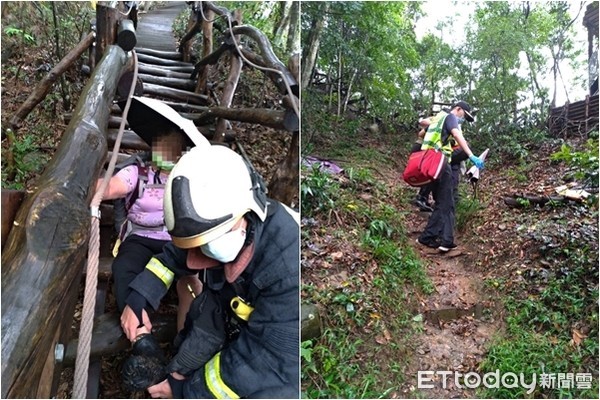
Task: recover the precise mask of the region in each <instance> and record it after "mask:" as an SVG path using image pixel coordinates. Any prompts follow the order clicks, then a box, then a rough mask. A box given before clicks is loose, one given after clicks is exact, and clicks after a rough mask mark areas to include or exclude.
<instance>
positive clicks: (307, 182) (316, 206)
mask: <svg viewBox="0 0 600 400" xmlns="http://www.w3.org/2000/svg"><path fill="white" fill-rule="evenodd" d="M302 172H303V178H302V180H301V183H300V201H301V203H300V204H301V207H302V208H301V210H302V216H305V217H310V216H312V215H313V214H314V213H316V212H327V211H329V210H332V209H333V208H334V206H335V199H336V198H337V191H338V189H339V185H338V184H337V183H336V182H335V181H334V180H333V179H332V178H331V176H330V175H329V174H328V173H327V172H325V171H322V170H321V169H320V168H319V166H318V165H315V166H313V167H312V168H311V169H310V171H308V170H307V168H305V167H302Z"/></svg>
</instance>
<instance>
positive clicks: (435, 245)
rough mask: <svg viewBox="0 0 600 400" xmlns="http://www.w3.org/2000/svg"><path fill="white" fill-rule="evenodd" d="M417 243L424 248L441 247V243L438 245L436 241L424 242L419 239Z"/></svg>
mask: <svg viewBox="0 0 600 400" xmlns="http://www.w3.org/2000/svg"><path fill="white" fill-rule="evenodd" d="M417 243H418V244H420V245H422V246H427V247H429V248H431V249H439V246H440V244H439V243H436V242H434V241H423V240H421V238H417ZM455 247H456V246H455Z"/></svg>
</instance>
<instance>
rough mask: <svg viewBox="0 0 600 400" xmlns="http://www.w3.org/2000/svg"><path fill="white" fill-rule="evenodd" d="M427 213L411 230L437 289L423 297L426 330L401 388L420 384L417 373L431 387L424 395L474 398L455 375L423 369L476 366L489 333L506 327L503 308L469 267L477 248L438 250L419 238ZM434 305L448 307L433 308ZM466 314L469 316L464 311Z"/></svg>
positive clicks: (462, 369) (418, 217) (406, 393)
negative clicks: (418, 242) (445, 251)
mask: <svg viewBox="0 0 600 400" xmlns="http://www.w3.org/2000/svg"><path fill="white" fill-rule="evenodd" d="M429 215H430V214H429V213H426V212H415V222H416V224H415V225H413V229H412V230H411V231H410V232H409V235H410V237H411V239H413V240H412V243H414V247H415V248H416V249H417V250H418V252H419V253H420V255H421V257H423V258H424V259H426V260H427V261H428V262H427V263H426V265H427V275H428V276H429V278H430V279H431V281H432V283H433V286H434V288H435V290H434V293H433V294H431V295H430V296H428V297H427V298H426V299H422V300H420V304H419V311H420V312H421V314H420V315H422V316H423V320H424V322H425V323H424V329H423V333H422V334H421V335H420V337H418V338H417V344H416V351H415V353H414V354H413V358H412V360H411V364H410V366H409V368H408V370H407V373H406V374H405V376H406V377H407V382H406V384H405V385H404V386H403V387H402V388H401V392H402V393H403V394H404V396H406V397H410V396H411V394H412V393H415V390H416V389H417V387H418V381H417V379H418V373H419V371H422V373H423V379H426V378H427V379H429V378H431V381H430V380H427V381H425V380H424V381H423V382H426V383H427V384H428V385H431V386H433V388H431V389H419V397H423V398H430V399H436V398H470V397H474V393H473V392H472V391H471V390H469V389H467V388H461V387H457V386H456V385H455V383H454V380H453V379H452V378H447V379H444V378H443V375H438V374H435V375H433V374H431V375H430V374H425V373H424V371H456V372H463V373H467V372H470V371H475V370H476V369H477V365H478V364H479V362H480V361H481V360H482V358H483V356H484V354H485V351H486V345H487V344H488V342H489V340H490V338H491V337H492V336H493V335H494V334H495V333H496V332H498V331H499V330H500V329H501V328H502V323H501V320H500V318H498V314H497V313H498V312H499V308H498V306H497V305H496V304H495V302H494V300H493V299H491V298H489V295H488V294H486V292H485V288H484V287H483V280H484V279H483V278H484V277H483V276H482V274H481V272H480V271H479V270H477V269H476V268H472V267H471V266H470V260H471V259H472V258H473V254H474V252H476V251H477V250H476V249H473V248H471V247H470V246H469V243H465V241H464V240H463V238H461V236H460V235H457V237H456V242H457V243H461V246H460V248H459V249H457V250H452V251H451V252H450V253H449V254H446V255H441V254H440V253H438V252H437V250H435V249H428V248H426V247H424V246H421V245H418V244H417V243H416V239H417V237H418V236H419V234H420V233H421V232H422V231H423V229H424V228H425V225H426V224H427V218H428V217H429ZM431 310H444V311H443V312H431ZM462 313H465V314H466V315H462V316H461V314H462Z"/></svg>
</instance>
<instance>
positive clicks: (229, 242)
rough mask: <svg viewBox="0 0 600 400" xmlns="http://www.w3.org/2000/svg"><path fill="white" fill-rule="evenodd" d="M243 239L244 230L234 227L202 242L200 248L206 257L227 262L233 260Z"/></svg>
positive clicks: (242, 243) (244, 235) (244, 236)
mask: <svg viewBox="0 0 600 400" xmlns="http://www.w3.org/2000/svg"><path fill="white" fill-rule="evenodd" d="M245 241H246V230H245V229H236V230H234V231H230V232H227V233H226V234H224V235H222V236H219V237H218V238H216V239H215V240H211V241H210V242H208V243H206V244H203V245H202V246H200V250H201V251H202V253H204V255H205V256H207V257H210V258H212V259H215V260H218V261H221V262H222V263H228V262H231V261H233V260H235V258H236V257H237V255H238V254H239V252H240V250H241V249H242V246H244V242H245Z"/></svg>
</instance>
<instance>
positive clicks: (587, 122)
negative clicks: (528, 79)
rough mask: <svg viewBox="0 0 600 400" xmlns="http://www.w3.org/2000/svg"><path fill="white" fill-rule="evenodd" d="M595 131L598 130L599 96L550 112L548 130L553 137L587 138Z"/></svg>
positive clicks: (567, 104) (587, 97) (589, 97)
mask: <svg viewBox="0 0 600 400" xmlns="http://www.w3.org/2000/svg"><path fill="white" fill-rule="evenodd" d="M595 129H598V95H597V94H596V95H595V96H589V95H588V96H586V97H585V100H581V101H577V102H575V103H570V104H569V103H566V104H565V105H564V106H561V107H555V108H552V109H551V110H550V114H549V116H548V130H549V131H550V135H551V136H552V137H563V138H566V137H568V136H576V135H577V136H586V135H587V134H588V133H589V132H590V131H592V130H595Z"/></svg>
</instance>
